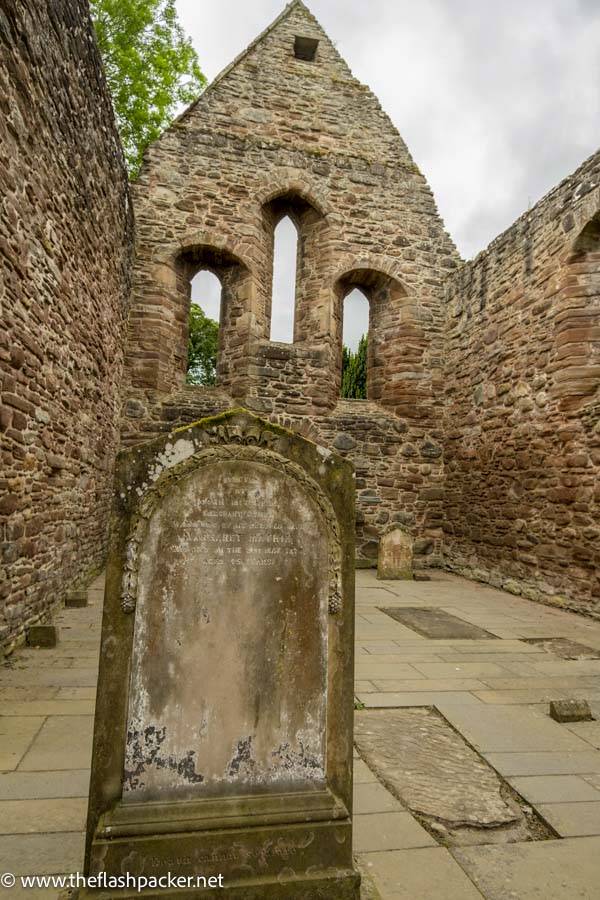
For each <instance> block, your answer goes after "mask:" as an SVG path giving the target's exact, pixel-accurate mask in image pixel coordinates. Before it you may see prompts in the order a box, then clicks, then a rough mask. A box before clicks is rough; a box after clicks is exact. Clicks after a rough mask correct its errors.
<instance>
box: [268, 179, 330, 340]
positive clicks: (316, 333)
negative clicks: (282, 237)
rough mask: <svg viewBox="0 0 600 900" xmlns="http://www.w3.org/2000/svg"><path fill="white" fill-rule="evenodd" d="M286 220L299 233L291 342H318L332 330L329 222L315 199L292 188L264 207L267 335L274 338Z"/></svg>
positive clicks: (282, 192)
mask: <svg viewBox="0 0 600 900" xmlns="http://www.w3.org/2000/svg"><path fill="white" fill-rule="evenodd" d="M284 220H289V222H291V223H292V224H293V225H294V226H295V229H296V232H297V244H296V271H295V292H294V300H295V302H294V315H293V320H294V325H293V334H291V333H290V335H289V336H290V338H292V340H291V341H290V342H291V343H294V344H297V343H302V342H305V341H308V340H310V341H311V342H318V341H319V340H320V339H326V338H327V335H328V330H329V322H328V320H327V316H326V310H327V300H326V295H325V292H324V290H323V286H324V284H325V278H324V272H325V267H326V265H327V261H328V241H327V238H326V232H327V223H326V218H325V216H324V214H323V213H322V212H321V210H320V209H318V208H317V206H316V205H314V204H313V203H312V202H311V200H309V199H308V198H307V197H306V196H305V195H303V194H301V193H299V192H298V191H296V190H292V189H290V190H289V191H286V190H283V191H280V192H279V193H277V194H276V195H275V196H273V197H271V198H270V199H268V200H267V201H266V202H265V203H264V204H263V206H262V224H263V233H264V239H265V244H264V246H265V272H264V285H263V288H264V294H265V316H264V331H263V337H264V338H266V339H267V340H271V335H272V331H273V328H272V326H273V324H274V323H275V320H276V315H277V313H276V310H275V304H276V303H277V299H278V298H277V297H276V296H274V292H273V283H274V281H273V268H274V255H275V249H276V248H275V234H276V231H278V230H279V229H280V227H281V226H282V225H283V224H284ZM287 224H288V227H289V223H287ZM289 268H291V267H289Z"/></svg>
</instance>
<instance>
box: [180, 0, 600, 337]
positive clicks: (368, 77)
mask: <svg viewBox="0 0 600 900" xmlns="http://www.w3.org/2000/svg"><path fill="white" fill-rule="evenodd" d="M176 2H177V9H178V12H179V16H180V19H181V22H182V24H183V26H184V28H185V30H186V31H187V33H188V34H189V35H190V36H191V38H192V41H193V43H194V46H195V48H196V50H197V52H198V56H199V58H200V64H201V66H202V68H203V71H204V73H205V74H206V76H207V77H208V78H209V79H212V78H214V77H215V75H217V74H218V73H219V71H220V70H221V69H222V68H224V67H225V66H226V65H227V64H228V63H229V62H230V61H231V60H232V59H233V57H234V56H236V55H237V54H238V53H239V52H240V51H241V50H243V49H244V48H245V47H246V46H247V44H249V43H250V42H251V41H252V40H253V39H254V38H255V37H256V36H257V34H258V33H259V32H260V31H262V30H263V28H265V27H266V26H267V25H268V24H269V23H270V22H271V21H272V20H273V19H274V18H275V16H277V15H278V14H279V13H280V12H281V10H282V9H283V7H284V5H285V4H284V3H282V2H279V0H254V2H253V3H247V2H241V0H219V2H218V3H206V2H201V0H176ZM307 5H308V6H309V8H310V9H311V10H312V12H313V13H314V14H315V16H316V17H317V19H318V20H319V21H320V23H321V25H322V26H323V27H324V29H325V31H327V33H328V34H329V36H330V38H331V39H332V40H333V41H334V42H335V43H336V45H337V48H338V50H339V52H340V53H341V54H342V56H343V57H344V58H345V60H346V61H347V63H348V64H349V66H350V68H351V69H352V71H353V73H354V75H355V76H356V77H357V78H359V79H360V80H361V81H362V82H363V83H365V84H368V85H369V87H370V88H371V89H372V90H373V91H374V93H375V94H376V95H377V96H378V97H379V99H380V101H381V103H382V106H383V108H384V109H385V110H386V112H387V113H388V114H389V115H390V117H391V119H392V121H393V122H394V124H395V125H396V127H397V128H398V130H399V131H400V133H401V134H402V136H403V138H404V140H405V141H406V143H407V144H408V148H409V150H410V151H411V153H412V155H413V158H414V159H415V162H416V163H417V164H418V166H419V167H420V169H421V171H422V172H423V173H424V174H425V176H426V177H427V179H428V181H429V183H430V185H431V187H432V188H433V191H434V194H435V197H436V200H437V204H438V208H439V210H440V213H441V215H442V217H443V219H444V221H445V224H446V228H447V229H448V231H449V232H450V234H451V235H452V237H453V238H454V240H455V242H456V244H457V246H458V249H459V251H460V252H461V254H462V255H463V256H464V257H465V258H470V257H472V256H473V255H475V254H476V253H477V252H478V251H479V250H481V249H483V248H484V247H485V246H486V245H487V244H488V243H489V242H490V240H491V239H492V238H494V237H495V236H496V235H497V234H499V233H500V232H501V231H503V230H504V229H505V228H507V227H508V226H509V225H510V224H511V222H513V221H514V220H515V219H516V218H517V217H518V216H519V215H520V214H521V213H522V212H523V211H524V210H526V209H527V207H528V206H529V205H533V204H534V203H536V202H537V200H539V198H540V197H541V196H543V194H545V193H546V191H548V190H549V189H550V188H552V187H553V186H554V185H555V184H557V183H558V182H559V181H560V180H561V179H562V178H564V177H565V176H567V175H568V174H569V173H570V172H572V171H573V169H575V168H576V167H577V166H578V165H579V164H580V163H581V162H583V160H584V159H585V158H586V157H587V156H589V155H590V154H591V153H593V152H594V151H595V150H596V149H597V148H598V147H599V146H600V0H312V2H309V3H308V4H307ZM352 342H353V343H355V340H353V341H352Z"/></svg>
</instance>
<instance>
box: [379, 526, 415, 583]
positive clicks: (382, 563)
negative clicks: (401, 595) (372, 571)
mask: <svg viewBox="0 0 600 900" xmlns="http://www.w3.org/2000/svg"><path fill="white" fill-rule="evenodd" d="M412 564H413V539H412V537H411V535H410V534H409V533H408V531H405V529H404V528H400V527H399V526H397V525H394V526H393V527H392V528H389V529H388V530H387V531H386V532H385V533H384V534H382V536H381V538H380V540H379V555H378V557H377V577H378V578H381V579H390V580H393V579H411V578H412V577H413V571H412Z"/></svg>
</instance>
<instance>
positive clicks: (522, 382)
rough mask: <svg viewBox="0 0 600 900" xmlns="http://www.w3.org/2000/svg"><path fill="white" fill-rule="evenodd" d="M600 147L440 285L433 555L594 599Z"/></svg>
mask: <svg viewBox="0 0 600 900" xmlns="http://www.w3.org/2000/svg"><path fill="white" fill-rule="evenodd" d="M599 184H600V153H598V154H596V155H595V156H593V157H591V158H590V159H589V160H588V161H587V162H585V163H584V164H583V165H582V166H581V167H580V168H579V169H578V170H577V171H576V172H575V173H574V174H573V175H572V176H571V177H570V178H567V179H566V180H565V181H563V182H562V183H561V184H560V185H559V186H558V187H557V188H555V189H554V190H553V191H552V192H551V193H550V194H548V195H547V196H546V197H544V198H543V200H541V201H540V202H539V203H538V204H537V205H536V206H535V207H534V208H533V209H531V210H530V211H529V212H527V213H526V214H524V215H523V216H521V218H520V219H519V220H518V221H517V222H516V223H515V224H514V225H513V226H512V227H511V228H510V229H509V230H508V231H506V232H505V233H504V234H502V235H500V237H498V238H496V240H494V241H493V242H492V244H490V246H489V247H488V248H487V250H485V251H484V252H483V253H480V254H479V256H477V257H476V259H474V260H473V261H472V262H470V263H467V264H465V265H464V266H463V267H462V268H461V269H460V270H459V271H458V272H457V273H456V274H455V275H454V276H453V277H452V278H451V279H450V280H449V285H448V293H447V302H448V325H447V340H446V349H445V361H446V370H445V371H446V375H445V382H446V398H447V405H446V440H445V475H446V504H445V562H446V564H447V565H448V566H449V567H450V568H452V569H454V570H455V571H457V572H460V573H462V574H465V575H467V576H469V577H475V578H477V579H479V580H481V581H487V582H490V583H492V584H495V585H501V586H502V587H504V588H505V589H507V590H509V591H512V592H514V593H519V594H523V595H524V596H526V597H531V598H533V599H539V600H544V601H547V602H552V603H557V604H560V605H568V606H570V607H572V608H575V609H578V610H581V611H586V612H590V611H593V610H594V609H595V610H596V613H597V612H598V609H599V605H598V604H599V600H600V187H599Z"/></svg>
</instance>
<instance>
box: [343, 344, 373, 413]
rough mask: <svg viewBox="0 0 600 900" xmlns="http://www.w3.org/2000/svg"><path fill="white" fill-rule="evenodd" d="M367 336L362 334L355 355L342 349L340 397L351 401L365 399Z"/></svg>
mask: <svg viewBox="0 0 600 900" xmlns="http://www.w3.org/2000/svg"><path fill="white" fill-rule="evenodd" d="M367 351H368V335H366V334H363V336H362V337H361V339H360V341H359V342H358V348H357V350H356V353H353V352H352V350H350V349H349V348H348V347H346V346H344V347H342V397H346V398H348V399H352V400H366V398H367Z"/></svg>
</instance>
